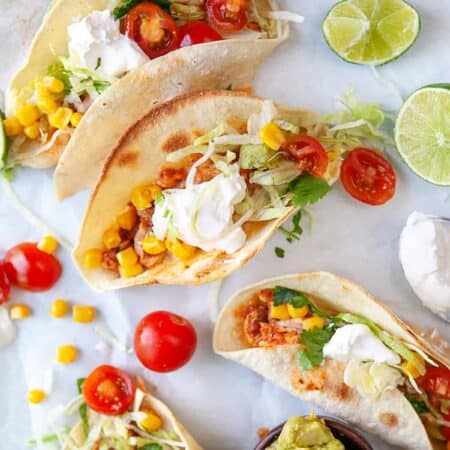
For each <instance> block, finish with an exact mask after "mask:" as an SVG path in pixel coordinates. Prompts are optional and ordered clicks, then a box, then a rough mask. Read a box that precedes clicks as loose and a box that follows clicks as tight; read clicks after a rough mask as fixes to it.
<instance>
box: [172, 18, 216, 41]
mask: <svg viewBox="0 0 450 450" xmlns="http://www.w3.org/2000/svg"><path fill="white" fill-rule="evenodd" d="M222 39H223V37H222V36H221V35H220V34H219V33H218V32H217V31H216V30H215V29H214V28H211V27H210V26H209V25H208V24H207V23H205V22H201V21H200V20H192V21H191V22H188V23H187V24H186V25H183V26H182V27H181V28H180V47H189V46H191V45H196V44H204V43H206V42H213V41H221V40H222Z"/></svg>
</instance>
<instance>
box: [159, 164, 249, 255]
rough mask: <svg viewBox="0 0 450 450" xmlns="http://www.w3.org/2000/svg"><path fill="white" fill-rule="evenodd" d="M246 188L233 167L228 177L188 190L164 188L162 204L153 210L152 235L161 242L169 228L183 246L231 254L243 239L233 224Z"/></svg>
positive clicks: (236, 168)
mask: <svg viewBox="0 0 450 450" xmlns="http://www.w3.org/2000/svg"><path fill="white" fill-rule="evenodd" d="M246 189H247V186H246V184H245V180H244V178H243V177H242V176H241V175H240V174H239V166H238V165H237V164H235V165H233V166H232V167H231V170H230V173H229V174H227V175H225V174H220V175H218V176H216V177H215V178H213V179H212V180H210V181H207V182H205V183H200V184H195V185H193V186H192V187H191V188H189V189H188V188H186V189H168V190H166V191H164V202H163V203H162V204H157V206H156V208H155V212H154V214H153V232H154V233H155V236H156V237H157V238H158V239H161V240H163V239H165V238H166V236H167V234H168V231H169V229H170V227H171V226H173V227H174V228H175V229H176V230H177V233H178V234H177V237H178V238H179V239H180V240H181V241H183V242H185V243H187V244H190V245H193V246H195V247H199V248H201V249H202V250H204V251H206V252H209V251H212V250H223V251H225V252H227V253H229V254H230V253H234V252H236V251H237V250H239V249H240V248H241V247H242V246H243V245H244V243H245V240H246V235H245V232H244V230H243V229H242V227H241V226H239V225H238V224H235V223H233V214H234V207H235V205H237V204H238V203H240V202H241V201H242V200H243V199H244V197H245V193H246Z"/></svg>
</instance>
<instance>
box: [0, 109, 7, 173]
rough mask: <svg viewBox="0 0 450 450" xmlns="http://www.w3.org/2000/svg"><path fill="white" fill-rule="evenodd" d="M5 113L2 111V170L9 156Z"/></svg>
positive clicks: (0, 125)
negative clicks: (4, 121)
mask: <svg viewBox="0 0 450 450" xmlns="http://www.w3.org/2000/svg"><path fill="white" fill-rule="evenodd" d="M3 119H4V115H3V112H2V111H0V170H2V169H3V168H4V167H5V165H6V158H7V156H8V138H7V137H6V131H5V126H4V125H3Z"/></svg>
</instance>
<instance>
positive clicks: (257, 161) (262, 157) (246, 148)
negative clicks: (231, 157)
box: [239, 144, 274, 169]
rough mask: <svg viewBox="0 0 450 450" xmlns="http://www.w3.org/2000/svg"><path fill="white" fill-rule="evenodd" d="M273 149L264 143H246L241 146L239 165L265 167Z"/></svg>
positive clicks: (253, 167)
mask: <svg viewBox="0 0 450 450" xmlns="http://www.w3.org/2000/svg"><path fill="white" fill-rule="evenodd" d="M273 153H274V152H273V150H271V149H270V148H269V147H267V146H266V145H264V144H246V145H243V146H242V147H241V151H240V154H239V165H240V166H241V167H242V168H243V169H261V168H263V167H266V166H267V164H268V162H269V159H270V157H271V156H272V155H273Z"/></svg>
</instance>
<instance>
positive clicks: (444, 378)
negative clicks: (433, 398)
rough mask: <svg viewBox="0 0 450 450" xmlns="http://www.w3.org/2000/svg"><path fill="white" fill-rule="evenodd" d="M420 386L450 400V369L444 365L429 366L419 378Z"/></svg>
mask: <svg viewBox="0 0 450 450" xmlns="http://www.w3.org/2000/svg"><path fill="white" fill-rule="evenodd" d="M418 383H419V386H420V387H422V389H424V390H425V391H427V392H430V393H431V394H433V395H437V396H439V397H441V398H444V399H446V400H450V370H449V369H445V368H443V367H428V368H427V372H426V373H425V375H424V376H423V377H421V378H420V379H419V380H418Z"/></svg>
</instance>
